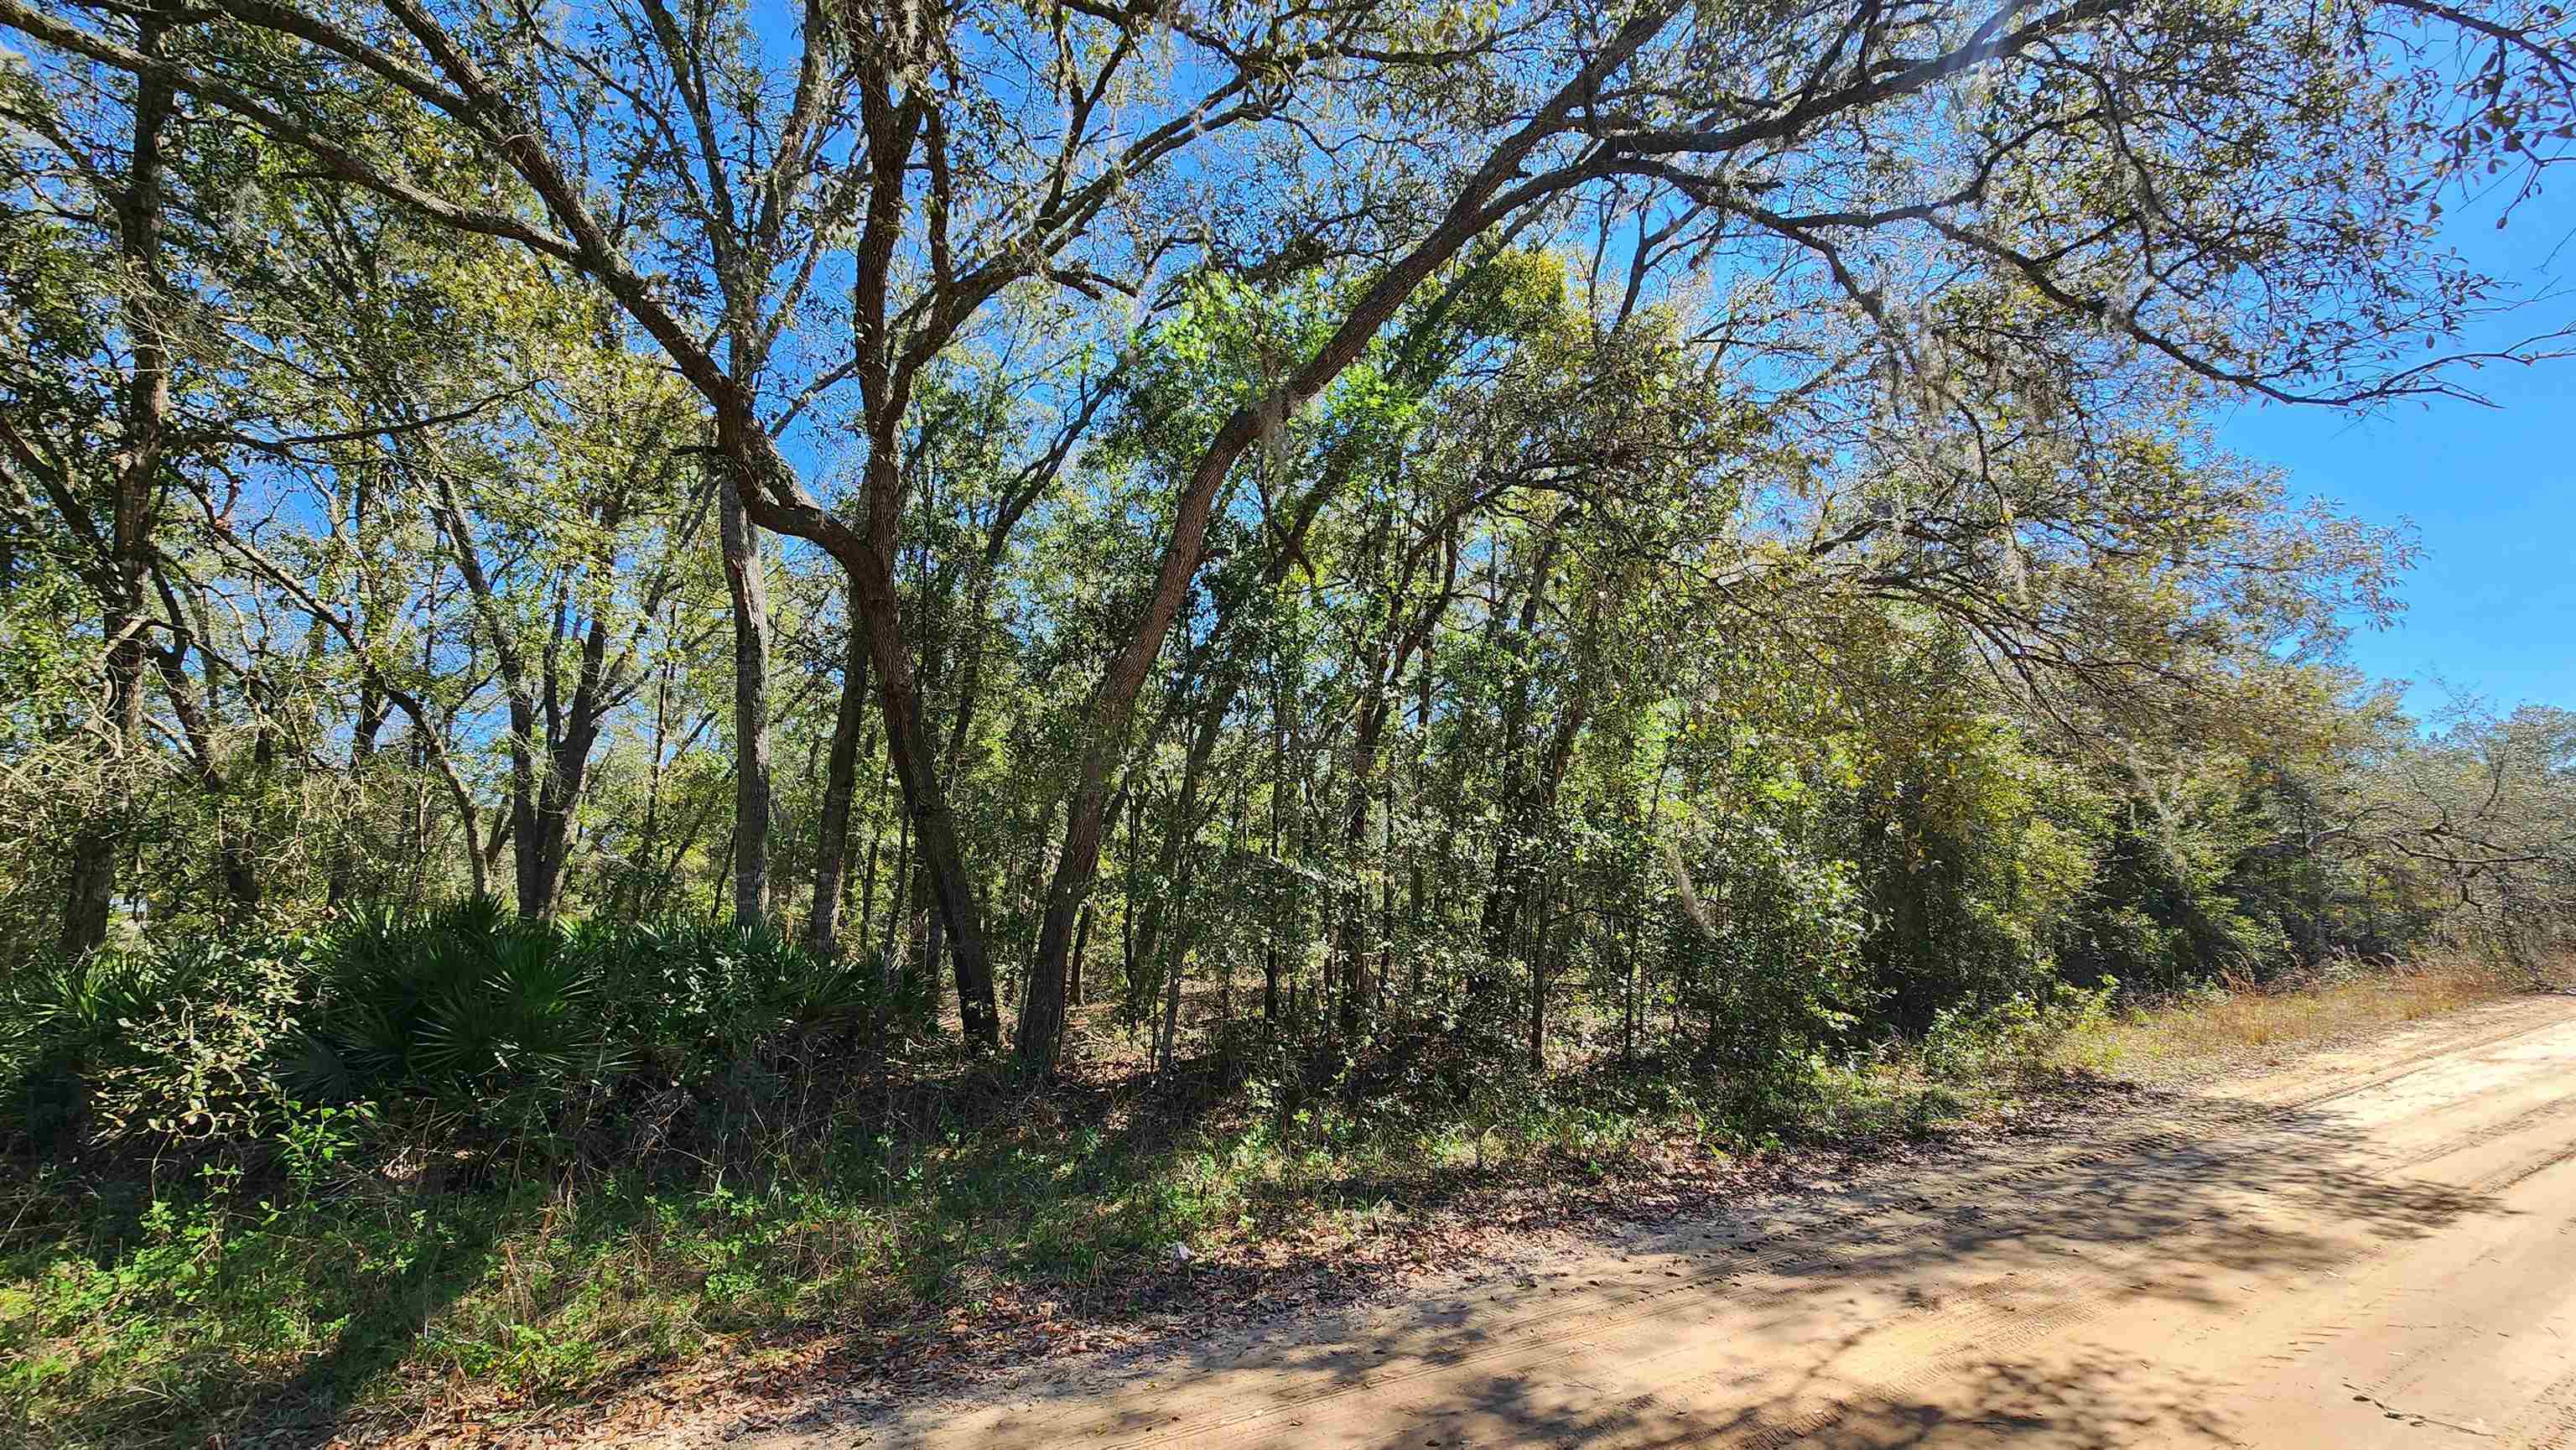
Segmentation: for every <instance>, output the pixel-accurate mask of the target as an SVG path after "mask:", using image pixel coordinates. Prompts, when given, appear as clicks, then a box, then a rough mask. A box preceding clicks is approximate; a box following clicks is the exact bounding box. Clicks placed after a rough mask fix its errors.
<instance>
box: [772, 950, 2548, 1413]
mask: <svg viewBox="0 0 2576 1450" xmlns="http://www.w3.org/2000/svg"><path fill="white" fill-rule="evenodd" d="M1867 1176H1868V1177H1869V1178H1872V1179H1874V1180H1876V1181H1868V1182H1864V1183H1862V1184H1861V1185H1859V1186H1857V1187H1855V1188H1853V1189H1851V1190H1849V1191H1846V1192H1838V1193H1827V1194H1821V1195H1819V1194H1812V1193H1811V1194H1805V1195H1799V1196H1795V1197H1783V1198H1781V1199H1779V1200H1777V1201H1774V1202H1771V1203H1767V1204H1755V1205H1752V1206H1749V1207H1748V1208H1747V1210H1746V1211H1745V1212H1744V1213H1743V1214H1742V1215H1740V1216H1737V1217H1734V1218H1730V1219H1727V1220H1723V1221H1709V1220H1700V1221H1696V1222H1692V1223H1687V1224H1682V1225H1675V1226H1671V1227H1669V1228H1667V1229H1666V1230H1664V1231H1662V1232H1660V1233H1653V1234H1647V1233H1640V1234H1638V1235H1637V1236H1635V1237H1633V1238H1631V1239H1627V1240H1623V1241H1616V1242H1611V1243H1607V1244H1602V1245H1596V1246H1594V1247H1593V1248H1592V1249H1590V1250H1588V1251H1587V1252H1585V1253H1584V1254H1581V1255H1575V1256H1568V1257H1562V1258H1558V1259H1555V1260H1554V1261H1552V1262H1547V1263H1533V1264H1530V1265H1527V1266H1524V1268H1523V1269H1522V1270H1519V1271H1512V1272H1506V1273H1500V1274H1494V1273H1487V1274H1484V1275H1483V1276H1481V1277H1479V1276H1478V1275H1476V1274H1473V1273H1462V1274H1461V1275H1459V1276H1458V1277H1457V1279H1456V1280H1455V1282H1454V1283H1452V1284H1451V1285H1449V1286H1448V1289H1447V1291H1446V1292H1441V1293H1437V1294H1434V1295H1432V1296H1430V1297H1428V1298H1422V1299H1416V1300H1413V1301H1411V1302H1409V1303H1408V1304H1406V1305H1405V1306H1403V1307H1401V1308H1400V1309H1392V1310H1386V1311H1382V1312H1378V1313H1375V1314H1371V1315H1367V1316H1352V1317H1348V1318H1344V1319H1341V1320H1338V1321H1331V1322H1326V1323H1323V1324H1320V1325H1319V1324H1315V1323H1312V1322H1309V1323H1308V1324H1306V1325H1304V1326H1302V1327H1301V1329H1300V1331H1299V1334H1298V1336H1297V1337H1294V1338H1291V1337H1286V1336H1280V1337H1274V1338H1272V1339H1270V1340H1268V1341H1266V1342H1265V1341H1263V1340H1260V1339H1258V1338H1253V1337H1245V1338H1242V1339H1237V1340H1230V1341H1226V1342H1222V1343H1217V1342H1211V1343H1206V1344H1202V1345H1199V1346H1194V1347H1193V1348H1192V1349H1191V1351H1190V1352H1188V1353H1187V1354H1184V1355H1181V1356H1177V1357H1175V1358H1173V1359H1171V1360H1169V1361H1167V1362H1165V1363H1162V1364H1159V1365H1156V1366H1151V1367H1149V1368H1148V1369H1147V1370H1146V1371H1145V1372H1144V1377H1139V1378H1128V1379H1125V1380H1124V1381H1123V1382H1122V1381H1119V1380H1115V1379H1104V1378H1102V1377H1101V1376H1100V1374H1099V1373H1098V1372H1096V1371H1093V1372H1088V1373H1086V1372H1085V1371H1083V1370H1082V1369H1081V1367H1078V1366H1075V1367H1067V1368H1064V1369H1060V1370H1059V1371H1057V1374H1058V1378H1057V1379H1055V1380H1053V1381H1047V1380H1044V1379H1039V1378H1032V1379H1030V1380H1026V1381H1023V1382H1022V1383H1020V1384H1018V1385H1017V1386H1015V1387H1012V1388H1011V1389H1009V1390H1008V1391H1007V1392H1006V1393H1004V1394H1001V1395H999V1396H997V1397H994V1398H988V1399H987V1400H985V1401H983V1402H981V1403H976V1402H951V1403H947V1404H936V1405H933V1404H924V1405H915V1406H910V1407H907V1408H905V1409H902V1410H899V1411H896V1412H892V1413H890V1414H887V1415H884V1416H880V1417H877V1418H875V1419H873V1420H871V1421H868V1422H843V1423H839V1424H825V1425H815V1426H808V1427H807V1428H805V1429H803V1430H801V1431H799V1432H796V1433H795V1434H793V1435H778V1436H774V1437H771V1440H772V1442H773V1443H791V1442H792V1443H799V1444H802V1445H807V1446H819V1445H825V1444H832V1445H852V1444H862V1445H875V1446H923V1447H947V1446H956V1447H967V1446H973V1447H978V1450H1035V1447H1041V1446H1047V1447H1052V1446H1099V1447H1110V1446H1116V1447H1140V1450H1141V1447H1146V1446H1171V1447H1184V1446H1185V1447H1190V1450H1202V1447H1206V1450H1217V1447H1226V1450H1236V1447H1281V1450H1286V1447H1300V1450H1303V1447H1339V1446H1371V1447H1396V1446H1403V1447H1442V1450H1450V1447H1469V1446H1487V1447H1501V1446H1585V1447H1593V1446H1602V1447H1609V1446H1622V1447H1626V1446H1675V1447H1678V1446H1693V1447H1702V1446H1705V1447H1733V1446H1789V1445H1819V1446H1855V1447H1857V1446H1898V1445H1903V1446H1949V1445H2012V1446H2034V1447H2036V1446H2151V1445H2258V1446H2299V1447H2305V1446H2317V1447H2338V1450H2351V1447H2368V1446H2379V1445H2405V1446H2418V1447H2429V1446H2439V1445H2451V1444H2456V1445H2461V1446H2471V1445H2477V1446H2529V1447H2553V1450H2557V1447H2576V999H2571V998H2567V997H2555V998H2528V999H2521V1000H2517V1001H2513V1002H2509V1003H2506V1004H2503V1005H2500V1006H2497V1007H2491V1008H2485V1009H2481V1010H2478V1011H2474V1012H2470V1013H2465V1014H2462V1015H2460V1016H2457V1017H2452V1018H2448V1019H2445V1020H2443V1021H2441V1022H2439V1023H2437V1024H2434V1025H2430V1026H2425V1027H2419V1028H2415V1029H2412V1030H2409V1031H2407V1032H2404V1033H2400V1034H2398V1035H2395V1036H2393V1037H2389V1038H2385V1039H2382V1040H2380V1041H2378V1042H2376V1043H2373V1044H2371V1045H2370V1046H2369V1047H2367V1048H2366V1049H2360V1050H2355V1051H2349V1052H2342V1053H2335V1054H2329V1055H2325V1056H2321V1057H2311V1058H2307V1059H2305V1060H2302V1061H2300V1062H2299V1063H2298V1064H2297V1066H2295V1067H2294V1068H2291V1069H2289V1070H2287V1071H2282V1072H2278V1073H2276V1074H2274V1075H2272V1076H2268V1077H2260V1078H2253V1079H2240V1080H2237V1081H2234V1082H2230V1083H2226V1084H2223V1085H2221V1086H2218V1087H2215V1088H2211V1089H2208V1090H2205V1091H2202V1092H2199V1093H2193V1094H2157V1093H2142V1094H2139V1095H2136V1097H2135V1098H2133V1100H2132V1101H2131V1103H2130V1104H2129V1105H2128V1106H2127V1107H2125V1108H2123V1109H2122V1110H2121V1111H2118V1112H2116V1113H2113V1112H2107V1111H2106V1112H2105V1113H2104V1114H2103V1115H2102V1117H2101V1118H2100V1120H2099V1121H2098V1122H2096V1123H2095V1124H2094V1125H2093V1126H2092V1127H2091V1128H2090V1129H2088V1130H2087V1131H2085V1132H2082V1133H2078V1134H2076V1135H2074V1136H2073V1137H2071V1138H2070V1137H2068V1136H2066V1135H2064V1134H2058V1135H2055V1136H2050V1137H2045V1138H2041V1137H2032V1138H2022V1139H2011V1138H2007V1139H2003V1140H1999V1141H1997V1142H1994V1143H1990V1144H1986V1145H1983V1146H1981V1147H1977V1148H1974V1149H1970V1150H1968V1151H1966V1152H1964V1153H1962V1154H1960V1155H1956V1156H1953V1157H1951V1158H1950V1159H1948V1160H1947V1161H1946V1162H1944V1163H1943V1164H1942V1166H1940V1167H1939V1168H1937V1169H1933V1170H1930V1171H1910V1170H1909V1171H1905V1172H1888V1173H1882V1174H1875V1175H1867Z"/></svg>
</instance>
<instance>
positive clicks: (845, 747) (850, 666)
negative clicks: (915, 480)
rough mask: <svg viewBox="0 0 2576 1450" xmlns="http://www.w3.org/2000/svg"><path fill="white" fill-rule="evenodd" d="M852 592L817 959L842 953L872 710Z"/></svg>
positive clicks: (819, 891)
mask: <svg viewBox="0 0 2576 1450" xmlns="http://www.w3.org/2000/svg"><path fill="white" fill-rule="evenodd" d="M850 593H851V596H852V597H851V601H850V608H851V611H852V613H851V619H850V638H849V646H848V652H847V654H846V655H845V657H844V658H843V659H842V662H841V704H840V708H839V709H838V710H837V711H835V712H834V713H833V716H832V750H831V754H830V756H829V757H828V759H827V760H826V762H825V764H824V782H823V819H822V824H821V826H820V828H819V830H818V832H817V837H818V838H817V840H816V841H815V844H814V904H813V909H812V911H810V912H809V913H808V914H807V916H806V919H805V945H806V947H807V949H809V950H811V951H812V952H813V953H814V954H815V955H816V956H818V957H825V958H829V957H832V956H835V955H837V954H838V953H839V951H840V933H841V879H842V877H844V876H845V875H847V874H848V869H849V859H850V801H851V798H852V797H853V796H855V795H856V794H857V793H858V779H859V718H860V717H861V716H862V715H864V714H865V713H866V712H867V708H868V642H867V635H866V632H865V631H864V630H863V629H862V628H861V627H860V625H859V621H858V618H857V608H858V600H857V593H858V591H857V590H855V589H853V590H851V591H850Z"/></svg>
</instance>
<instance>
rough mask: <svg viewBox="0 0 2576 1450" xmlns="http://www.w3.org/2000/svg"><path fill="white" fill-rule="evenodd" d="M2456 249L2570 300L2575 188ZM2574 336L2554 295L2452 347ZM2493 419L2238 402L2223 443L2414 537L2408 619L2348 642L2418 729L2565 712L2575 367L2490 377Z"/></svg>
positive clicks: (2432, 407)
mask: <svg viewBox="0 0 2576 1450" xmlns="http://www.w3.org/2000/svg"><path fill="white" fill-rule="evenodd" d="M2467 211H2468V213H2469V215H2468V218H2467V219H2465V220H2463V221H2462V222H2461V223H2460V224H2459V225H2458V226H2457V227H2455V228H2453V230H2452V236H2451V241H2452V244H2453V245H2454V246H2456V247H2457V248H2458V250H2459V251H2460V253H2461V255H2462V256H2464V257H2466V258H2467V259H2468V260H2469V261H2470V262H2471V263H2473V264H2474V265H2476V266H2479V267H2481V268H2483V269H2485V270H2487V271H2488V272H2489V273H2490V274H2492V275H2495V276H2498V277H2502V278H2504V279H2506V280H2508V281H2510V282H2512V283H2514V284H2516V285H2518V286H2520V287H2522V288H2524V289H2526V290H2527V291H2531V292H2535V293H2537V292H2551V291H2555V292H2563V293H2576V187H2570V186H2567V185H2565V184H2564V183H2563V182H2562V183H2561V185H2560V186H2559V187H2558V190H2557V194H2555V195H2551V196H2543V197H2540V198H2537V199H2535V200H2534V201H2532V202H2530V203H2527V204H2526V205H2525V206H2524V207H2523V208H2522V210H2520V211H2518V212H2517V213H2516V214H2515V215H2514V217H2513V220H2512V223H2511V225H2510V226H2508V227H2506V228H2505V229H2504V230H2502V231H2498V230H2496V229H2495V225H2494V217H2495V212H2494V210H2493V209H2492V208H2478V207H2471V208H2468V209H2467ZM2570 321H2576V295H2562V296H2556V297H2555V298H2554V299H2551V300H2543V301H2540V302H2538V303H2537V304H2535V305H2533V306H2531V307H2529V308H2527V309H2525V310H2523V311H2521V312H2519V313H2517V314H2516V315H2515V316H2513V317H2511V318H2509V319H2505V320H2504V325H2502V326H2493V327H2488V328H2484V329H2482V330H2481V331H2480V332H2478V333H2475V334H2472V335H2471V336H2470V337H2468V338H2467V339H2464V342H2465V344H2466V345H2468V346H2471V347H2478V346H2493V345H2496V344H2498V343H2501V342H2504V341H2508V340H2511V338H2517V337H2521V336H2526V335H2528V334H2530V333H2533V332H2539V331H2545V330H2548V329H2550V328H2554V327H2558V326H2562V325H2565V324H2567V323H2568V322H2570ZM2469 382H2470V385H2471V386H2472V387H2473V388H2475V389H2476V390H2477V391H2478V392H2481V393H2483V394H2485V395H2486V396H2487V397H2488V398H2489V399H2491V400H2492V401H2493V402H2494V403H2495V405H2496V406H2494V407H2492V408H2481V407H2478V406H2476V405H2474V404H2469V403H2461V402H2453V401H2449V400H2440V401H2436V402H2433V403H2431V404H2429V405H2427V404H2418V403H2405V404H2401V405H2398V406H2397V407H2394V408H2391V409H2389V410H2387V411H2386V412H2384V413H2381V414H2377V415H2374V416H2370V417H2364V418H2354V417H2352V416H2351V415H2348V414H2342V413H2337V412H2333V411H2330V410H2325V409H2313V408H2294V407H2285V406H2281V405H2263V406H2256V405H2253V404H2246V405H2241V406H2239V407H2236V408H2235V409H2233V410H2232V411H2230V412H2229V413H2228V414H2226V415H2225V417H2224V421H2223V423H2222V426H2221V428H2220V433H2219V436H2220V438H2221V440H2222V441H2223V442H2225V444H2226V445H2227V446H2228V447H2230V448H2231V449H2233V450H2235V451H2236V452H2238V453H2241V454H2244V455H2245V456H2247V457H2249V458H2256V459H2261V460H2263V461H2265V462H2269V463H2274V464H2277V465H2279V466H2281V467H2282V468H2284V469H2286V470H2288V472H2289V476H2290V481H2291V483H2292V485H2293V486H2294V487H2295V488H2297V489H2299V490H2300V491H2301V492H2303V493H2309V494H2314V495H2318V496H2321V497H2324V498H2329V499H2333V500H2336V501H2337V502H2340V503H2342V504H2343V505H2345V506H2346V507H2347V508H2349V509H2350V510H2351V511H2352V512H2354V513H2356V514H2358V515H2360V516H2361V517H2363V518H2367V519H2370V520H2373V521H2375V522H2381V523H2395V522H2398V521H2400V520H2408V521H2411V522H2413V524H2414V525H2415V526H2416V528H2417V530H2418V531H2419V533H2420V536H2421V539H2422V543H2423V547H2424V554H2423V558H2422V560H2421V561H2420V562H2419V563H2418V564H2417V566H2416V568H2415V570H2414V572H2413V574H2412V575H2411V576H2409V577H2408V579H2407V580H2406V583H2405V586H2404V594H2405V597H2406V601H2407V610H2406V613H2405V615H2404V616H2403V617H2402V618H2401V619H2399V620H2398V622H2397V623H2396V624H2395V625H2394V626H2393V627H2392V628H2390V629H2387V630H2384V631H2377V632H2366V633H2363V634H2360V635H2357V636H2356V637H2355V638H2354V640H2353V643H2352V658H2353V663H2355V664H2356V665H2358V666H2360V667H2361V668H2363V669H2365V670H2368V671H2369V672H2370V673H2372V674H2374V675H2379V676H2382V677H2386V678H2398V679H2406V680H2411V681H2413V682H2414V685H2413V688H2412V689H2411V690H2410V691H2409V692H2408V695H2407V702H2408V704H2409V705H2410V706H2411V707H2412V708H2413V710H2414V711H2415V713H2416V714H2417V715H2418V716H2419V717H2421V716H2423V715H2425V714H2427V713H2430V712H2433V711H2436V710H2438V709H2440V708H2441V707H2442V706H2444V705H2445V704H2447V703H2449V702H2450V701H2451V700H2452V699H2453V698H2455V697H2456V696H2461V695H2466V696H2471V697H2475V698H2477V699H2479V700H2482V701H2483V702H2484V703H2485V704H2487V705H2490V706H2493V707H2496V708H2499V709H2510V708H2512V707H2513V706H2515V705H2517V704H2522V703H2525V702H2532V703H2538V704H2548V705H2558V706H2563V707H2567V708H2571V709H2576V358H2570V359H2562V360H2559V361H2555V362H2548V363H2542V364H2539V365H2537V366H2533V367H2528V368H2525V367H2488V368H2486V369H2483V370H2481V371H2480V372H2478V373H2476V374H2474V375H2473V376H2471V377H2470V379H2469Z"/></svg>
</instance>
